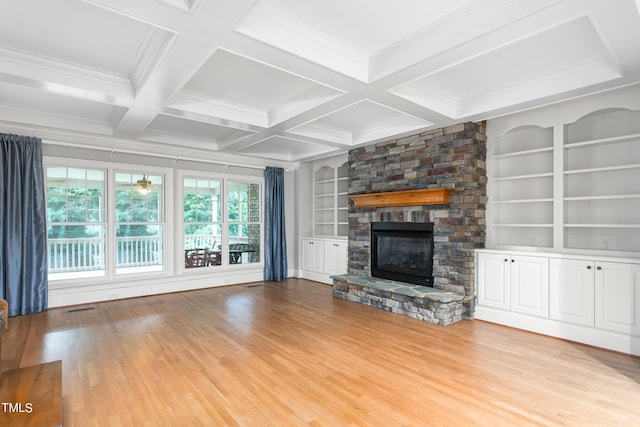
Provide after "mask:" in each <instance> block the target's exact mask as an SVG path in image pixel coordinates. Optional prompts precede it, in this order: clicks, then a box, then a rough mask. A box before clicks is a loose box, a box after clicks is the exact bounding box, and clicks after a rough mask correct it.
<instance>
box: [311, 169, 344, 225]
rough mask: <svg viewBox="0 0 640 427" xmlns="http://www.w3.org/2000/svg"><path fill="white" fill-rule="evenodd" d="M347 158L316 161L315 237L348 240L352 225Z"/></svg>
mask: <svg viewBox="0 0 640 427" xmlns="http://www.w3.org/2000/svg"><path fill="white" fill-rule="evenodd" d="M348 187H349V165H348V162H347V160H346V156H339V157H334V158H331V159H326V160H322V161H317V162H314V172H313V235H314V236H326V237H346V236H347V226H348V223H349V204H348V197H347V192H348Z"/></svg>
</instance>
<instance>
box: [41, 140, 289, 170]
mask: <svg viewBox="0 0 640 427" xmlns="http://www.w3.org/2000/svg"><path fill="white" fill-rule="evenodd" d="M42 143H43V144H51V145H61V146H66V147H74V148H86V149H88V150H99V151H107V152H110V153H111V156H113V155H114V154H115V153H121V154H135V155H139V156H150V157H159V158H163V159H171V160H173V161H174V163H177V162H178V160H183V161H189V162H199V163H209V164H214V165H221V166H225V167H230V166H235V167H241V168H247V169H261V170H264V169H266V166H258V165H247V164H243V163H238V162H225V161H221V160H210V159H201V158H197V157H188V156H175V155H169V154H162V153H153V154H149V153H148V152H145V151H140V150H131V149H124V148H112V147H96V146H90V147H87V146H86V145H83V144H78V143H73V142H66V141H53V140H44V139H43V140H42ZM284 169H285V172H289V169H288V168H284Z"/></svg>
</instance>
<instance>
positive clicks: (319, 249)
mask: <svg viewBox="0 0 640 427" xmlns="http://www.w3.org/2000/svg"><path fill="white" fill-rule="evenodd" d="M323 243H324V242H322V240H312V239H302V263H301V264H302V269H303V270H305V271H315V272H318V273H322V268H323V266H324V245H323Z"/></svg>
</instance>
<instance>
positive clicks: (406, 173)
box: [334, 122, 487, 323]
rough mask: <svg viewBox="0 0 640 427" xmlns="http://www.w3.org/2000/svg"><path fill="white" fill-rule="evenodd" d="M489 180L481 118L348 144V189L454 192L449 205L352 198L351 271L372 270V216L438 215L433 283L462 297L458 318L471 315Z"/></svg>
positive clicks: (426, 218) (419, 218) (412, 218)
mask: <svg viewBox="0 0 640 427" xmlns="http://www.w3.org/2000/svg"><path fill="white" fill-rule="evenodd" d="M486 182H487V178H486V126H485V123H484V122H480V123H465V124H460V125H455V126H450V127H447V128H443V129H438V130H433V131H429V132H424V133H421V134H417V135H412V136H409V137H405V138H401V139H396V140H392V141H386V142H381V143H378V144H375V145H370V146H366V147H362V148H356V149H353V150H351V151H350V152H349V195H356V194H367V193H381V192H391V191H403V190H418V189H430V188H450V189H453V192H451V194H450V195H449V204H446V205H445V204H442V205H429V206H388V207H364V208H355V207H354V206H353V203H352V202H351V203H350V207H349V275H350V276H362V277H365V278H367V277H370V273H371V271H370V255H371V254H370V240H371V223H372V222H433V223H434V256H433V262H434V265H433V276H434V289H435V290H436V291H445V292H447V293H453V294H457V295H460V296H461V297H462V298H461V301H460V302H459V303H461V304H462V313H461V316H453V317H455V318H456V320H459V319H461V318H467V319H471V318H473V314H474V311H475V298H476V289H475V277H474V249H476V248H483V247H484V242H485V205H486V201H487V198H486ZM335 283H336V282H334V284H335ZM456 303H458V302H456ZM454 311H455V309H454ZM426 317H429V315H427V316H426ZM424 320H429V319H428V318H425V319H424ZM436 323H438V322H436Z"/></svg>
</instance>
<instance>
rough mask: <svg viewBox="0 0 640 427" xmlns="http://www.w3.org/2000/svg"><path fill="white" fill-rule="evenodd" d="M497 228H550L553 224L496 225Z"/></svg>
mask: <svg viewBox="0 0 640 427" xmlns="http://www.w3.org/2000/svg"><path fill="white" fill-rule="evenodd" d="M495 226H496V227H528V228H550V227H553V224H495Z"/></svg>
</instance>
